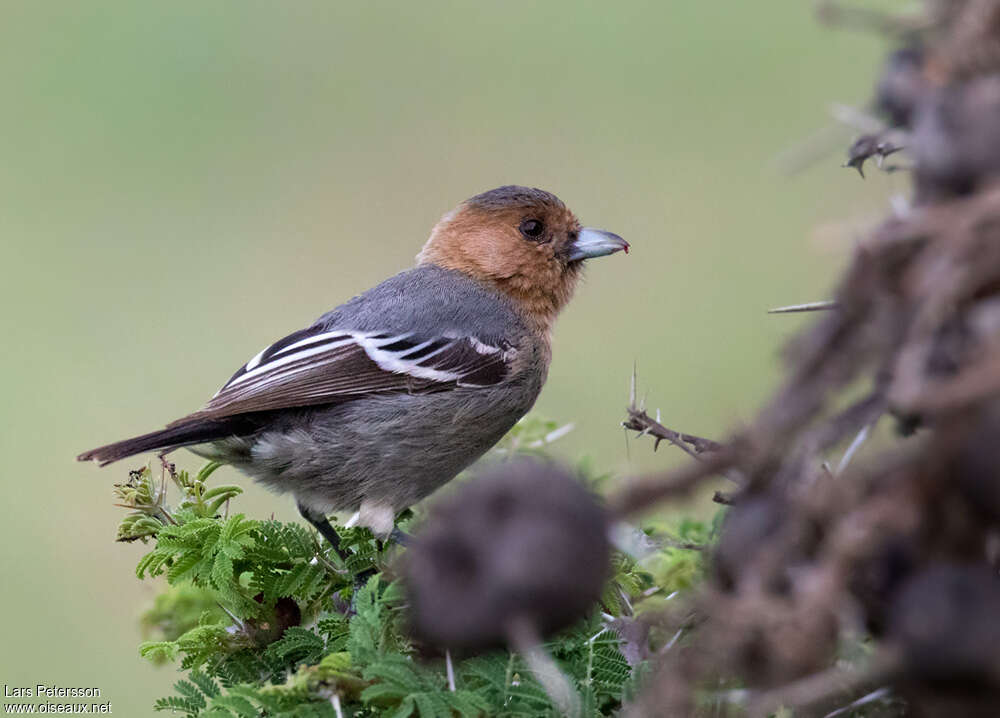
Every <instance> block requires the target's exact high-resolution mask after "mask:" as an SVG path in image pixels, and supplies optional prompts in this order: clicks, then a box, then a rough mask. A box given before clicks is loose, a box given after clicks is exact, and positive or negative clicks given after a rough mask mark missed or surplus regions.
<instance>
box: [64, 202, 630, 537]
mask: <svg viewBox="0 0 1000 718" xmlns="http://www.w3.org/2000/svg"><path fill="white" fill-rule="evenodd" d="M628 249H629V244H628V243H627V242H626V241H625V240H624V239H622V238H621V237H619V236H618V235H616V234H613V233H611V232H607V231H604V230H599V229H594V228H591V227H583V226H581V224H580V222H579V221H578V220H577V218H576V216H575V215H574V214H573V212H571V211H570V210H569V209H568V208H567V207H566V205H565V204H564V203H563V202H562V201H561V200H560V199H559V198H558V197H556V196H555V195H554V194H551V193H549V192H546V191H543V190H540V189H535V188H530V187H522V186H516V185H507V186H503V187H498V188H496V189H492V190H489V191H487V192H483V193H481V194H477V195H475V196H474V197H471V198H470V199H467V200H465V201H464V202H462V203H461V204H459V206H458V207H456V208H455V209H454V210H452V211H450V212H448V213H447V214H445V215H444V216H443V217H442V218H441V220H440V221H439V222H438V223H437V224H436V225H435V226H434V228H433V229H432V231H431V233H430V237H429V238H428V239H427V241H426V243H425V244H424V245H423V248H422V249H421V250H420V253H419V254H418V255H417V261H416V265H415V266H413V267H412V268H410V269H407V270H405V271H403V272H400V273H399V274H396V275H395V276H393V277H390V278H389V279H386V280H385V281H383V282H382V283H380V284H378V285H376V286H375V287H373V288H372V289H369V290H368V291H366V292H363V293H362V294H359V295H357V296H355V297H354V298H352V299H350V300H349V301H347V302H345V303H344V304H342V305H340V306H338V307H336V308H335V309H333V310H331V311H329V312H327V313H326V314H323V315H322V316H321V317H319V319H317V320H316V321H315V322H314V323H313V324H312V325H310V326H308V327H306V328H305V329H301V330H299V331H296V332H293V333H291V334H289V335H288V336H286V337H284V338H282V339H279V340H278V341H276V342H274V343H273V344H271V345H270V346H267V347H266V348H264V349H263V350H262V351H260V352H259V353H258V354H257V355H255V356H254V357H253V358H251V359H250V360H249V361H248V362H247V363H246V364H244V365H243V366H242V367H240V368H239V370H237V371H236V373H235V374H233V375H232V377H231V378H230V379H229V380H228V381H227V382H226V383H225V384H224V385H223V386H222V388H220V389H219V391H218V392H216V394H215V395H214V396H213V397H212V398H211V399H210V400H209V401H208V403H207V404H206V405H205V406H204V407H203V408H202V409H199V410H197V411H195V412H193V413H191V414H188V415H187V416H184V417H182V418H180V419H177V420H176V421H173V422H171V423H170V424H168V425H167V426H166V428H164V429H161V430H159V431H153V432H151V433H148V434H142V435H140V436H135V437H133V438H129V439H125V440H123V441H117V442H115V443H112V444H108V445H106V446H101V447H98V448H96V449H91V450H90V451H86V452H84V453H82V454H80V455H79V456H78V457H77V458H78V460H80V461H95V462H97V463H98V464H99V465H101V466H104V465H107V464H110V463H112V462H114V461H118V460H120V459H124V458H126V457H130V456H134V455H136V454H140V453H144V452H154V451H155V452H159V453H160V455H161V457H162V456H164V455H165V454H166V453H168V452H171V451H173V450H175V449H179V448H182V447H186V448H188V449H189V450H190V451H193V452H194V453H195V454H197V455H199V456H201V457H204V458H207V459H211V460H213V461H217V462H221V463H224V464H229V465H231V466H233V467H235V468H236V469H237V470H239V471H241V472H243V473H244V474H246V475H248V476H250V477H251V478H252V479H253V480H255V481H257V482H259V483H261V484H263V485H264V486H266V487H267V488H269V489H271V490H273V491H275V492H277V493H291V494H292V496H293V497H294V500H295V502H296V504H297V507H298V510H299V513H300V514H301V515H302V517H303V518H304V519H305V520H306V521H308V522H309V523H310V524H312V525H313V526H314V527H315V528H316V529H317V530H318V531H319V532H320V533H321V534H322V535H323V536H324V537H325V538H326V539H327V540H328V541H330V543H331V544H332V545H333V546H334V548H335V549H336V548H337V546H338V534H337V532H336V531H335V529H334V528H333V526H332V525H331V524H330V522H329V519H328V515H329V514H331V513H334V512H348V511H350V512H355V513H357V515H358V524H359V525H362V526H367V527H368V528H370V529H371V530H372V532H373V533H374V534H375V535H376V536H380V537H387V536H388V535H390V534H391V532H392V530H393V527H394V523H395V518H396V515H397V514H398V513H399V512H401V511H403V510H405V509H406V508H408V507H410V506H412V505H413V504H415V503H417V502H418V501H420V500H421V499H423V498H424V497H426V496H428V495H429V494H431V493H432V492H433V491H435V490H436V489H437V488H439V487H440V486H442V485H444V484H445V483H447V482H448V481H450V480H451V479H452V478H454V477H455V476H456V475H458V474H459V473H460V472H461V471H462V470H464V469H465V468H466V467H468V466H469V465H471V464H472V463H473V462H475V461H476V460H477V459H479V458H480V457H481V456H482V455H483V454H485V453H486V452H487V451H488V450H489V449H490V448H492V447H493V446H494V445H495V444H496V443H497V442H498V441H499V440H500V439H501V438H503V436H504V435H505V434H506V433H507V432H508V431H509V430H510V429H511V428H512V427H513V426H514V425H515V424H516V423H517V421H518V420H519V419H520V418H521V417H523V416H524V415H525V414H526V413H527V412H528V411H529V410H530V409H531V407H532V405H533V404H534V403H535V400H536V398H537V397H538V395H539V392H540V391H541V389H542V386H543V384H544V383H545V380H546V377H547V374H548V369H549V363H550V360H551V356H552V351H551V333H552V328H553V323H554V321H555V319H556V316H557V315H558V314H559V312H560V310H562V309H563V308H564V307H565V306H566V304H567V302H568V301H569V300H570V298H571V296H572V295H573V292H574V289H575V287H576V286H577V284H578V281H579V279H580V277H581V274H582V269H583V264H584V262H585V261H586V260H589V259H592V258H595V257H601V256H605V255H609V254H613V253H615V252H618V251H621V250H624V251H625V252H626V253H627V252H628Z"/></svg>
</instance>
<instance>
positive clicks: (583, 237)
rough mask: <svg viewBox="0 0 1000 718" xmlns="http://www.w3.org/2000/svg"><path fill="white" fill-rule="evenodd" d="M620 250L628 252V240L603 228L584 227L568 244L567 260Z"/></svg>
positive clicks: (597, 255)
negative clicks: (571, 242)
mask: <svg viewBox="0 0 1000 718" xmlns="http://www.w3.org/2000/svg"><path fill="white" fill-rule="evenodd" d="M621 250H625V253H626V254H627V253H628V242H626V241H625V240H624V239H622V238H621V237H619V236H618V235H617V234H612V233H611V232H605V231H604V230H603V229H594V228H593V227H584V228H583V229H581V230H580V234H578V235H577V237H576V240H575V241H574V242H573V244H571V245H570V246H569V255H568V261H570V262H575V261H577V260H580V259H591V258H593V257H603V256H604V255H606V254H614V253H615V252H620V251H621Z"/></svg>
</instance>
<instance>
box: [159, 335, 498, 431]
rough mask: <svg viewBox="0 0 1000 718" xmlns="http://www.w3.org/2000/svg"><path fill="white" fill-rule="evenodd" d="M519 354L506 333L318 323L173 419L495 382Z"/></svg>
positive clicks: (258, 358)
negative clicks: (436, 332) (393, 330)
mask: <svg viewBox="0 0 1000 718" xmlns="http://www.w3.org/2000/svg"><path fill="white" fill-rule="evenodd" d="M515 355H516V349H515V348H514V347H512V346H511V345H510V344H509V343H508V342H506V341H503V340H486V339H480V338H477V337H474V336H418V335H416V334H415V333H406V334H397V335H392V334H388V333H381V334H380V333H373V332H358V331H339V330H331V329H327V328H320V327H313V328H309V329H304V330H302V331H299V332H296V333H294V334H291V335H289V336H287V337H285V338H284V339H281V340H280V341H278V342H275V343H274V344H272V345H271V346H269V347H267V348H266V349H264V350H263V351H261V352H260V353H259V354H258V355H257V356H255V357H254V358H253V359H251V360H250V361H248V362H247V363H246V364H245V365H244V366H243V367H241V368H240V370H239V371H237V372H236V373H235V374H234V375H233V376H232V378H230V380H229V381H227V382H226V384H225V385H224V386H223V387H222V388H221V389H219V391H218V392H217V393H216V395H215V396H214V397H212V400H211V401H209V402H208V404H207V405H206V406H205V408H204V409H202V410H200V411H197V412H195V413H194V414H191V415H189V416H187V417H184V418H183V419H180V420H179V421H177V422H174V424H171V425H169V426H174V425H175V424H180V423H182V422H188V421H190V420H191V419H195V418H198V419H222V418H225V417H230V416H234V415H238V414H245V413H249V412H257V411H269V410H273V409H287V408H294V407H305V406H316V405H320V404H334V403H339V402H343V401H349V400H352V399H357V398H360V397H362V396H366V395H373V394H382V393H389V392H409V393H421V392H431V391H447V390H451V389H455V388H457V387H462V386H490V385H493V384H498V383H499V382H501V381H503V379H504V378H505V377H506V376H507V375H508V373H509V371H510V363H511V361H512V360H513V358H514V356H515Z"/></svg>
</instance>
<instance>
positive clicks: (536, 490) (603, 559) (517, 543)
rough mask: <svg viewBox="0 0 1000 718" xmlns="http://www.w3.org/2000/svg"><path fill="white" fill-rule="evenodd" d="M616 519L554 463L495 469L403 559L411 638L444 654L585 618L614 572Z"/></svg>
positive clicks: (453, 500) (460, 495) (441, 511)
mask: <svg viewBox="0 0 1000 718" xmlns="http://www.w3.org/2000/svg"><path fill="white" fill-rule="evenodd" d="M607 528H608V519H607V516H606V514H605V511H604V509H603V508H602V507H601V506H600V505H599V504H598V503H597V502H596V501H595V499H594V497H593V496H592V495H591V494H590V492H589V491H587V490H586V489H585V488H584V487H583V486H581V485H580V483H579V482H577V481H576V480H575V479H574V478H573V477H572V476H570V474H569V473H568V472H567V471H565V470H564V469H562V468H560V467H558V466H557V465H555V464H552V463H543V462H540V461H535V460H526V459H525V460H518V461H514V462H511V463H507V464H503V465H499V466H496V467H493V468H492V469H491V470H489V471H488V472H487V473H485V474H484V475H482V476H481V477H480V478H478V479H477V480H475V481H473V482H471V483H469V484H467V485H465V486H464V487H462V488H461V489H460V490H459V491H458V492H457V493H455V494H454V495H452V496H450V497H448V498H447V499H445V500H444V501H441V502H440V503H438V504H437V505H436V506H434V507H433V509H432V510H431V514H430V516H429V518H428V520H427V522H426V523H425V525H424V526H423V527H422V529H421V530H420V531H419V532H418V533H417V534H416V536H415V537H414V542H413V545H411V546H410V548H409V549H408V550H407V552H406V554H405V555H404V557H403V562H404V564H403V568H402V573H403V576H404V579H405V583H406V587H407V593H408V599H409V608H410V622H411V629H412V632H413V634H414V635H415V636H416V637H417V638H418V639H420V640H422V641H423V642H425V643H428V644H432V645H435V646H438V647H442V648H451V649H461V650H466V651H472V650H477V649H486V648H491V647H494V646H498V645H502V644H504V643H505V642H506V639H507V637H508V635H509V632H510V630H511V627H512V626H513V625H514V624H515V623H519V624H522V625H523V624H524V623H525V622H527V623H529V624H530V625H533V626H534V627H535V629H536V630H537V631H539V632H540V633H541V634H542V635H546V634H549V633H552V632H553V631H557V630H559V629H561V628H563V627H565V626H568V625H569V624H571V623H573V622H575V621H577V620H578V619H580V618H582V617H583V616H585V615H586V614H587V613H588V612H589V611H590V610H591V609H592V607H593V605H594V603H595V602H596V601H597V600H598V599H599V598H600V595H601V591H602V589H603V587H604V583H605V581H606V580H607V578H608V576H609V573H610V570H609V568H610V564H609V562H610V549H609V545H608V539H607Z"/></svg>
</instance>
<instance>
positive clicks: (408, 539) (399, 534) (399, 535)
mask: <svg viewBox="0 0 1000 718" xmlns="http://www.w3.org/2000/svg"><path fill="white" fill-rule="evenodd" d="M389 538H391V539H392V540H393V541H395V542H396V543H398V544H399V545H400V546H409V545H410V544H411V543H413V536H411V535H410V534H408V533H406V532H405V531H400V530H399V529H397V528H395V527H393V529H392V533H390V534H389Z"/></svg>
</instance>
